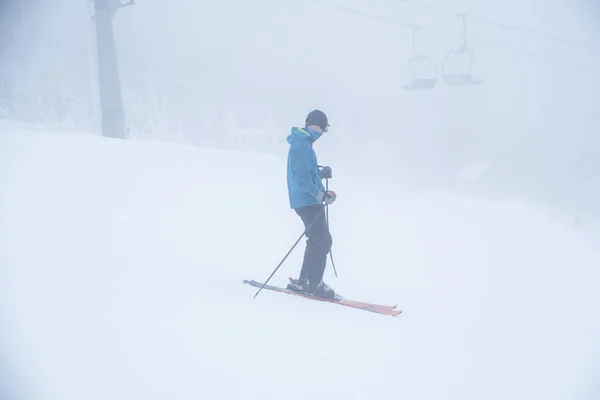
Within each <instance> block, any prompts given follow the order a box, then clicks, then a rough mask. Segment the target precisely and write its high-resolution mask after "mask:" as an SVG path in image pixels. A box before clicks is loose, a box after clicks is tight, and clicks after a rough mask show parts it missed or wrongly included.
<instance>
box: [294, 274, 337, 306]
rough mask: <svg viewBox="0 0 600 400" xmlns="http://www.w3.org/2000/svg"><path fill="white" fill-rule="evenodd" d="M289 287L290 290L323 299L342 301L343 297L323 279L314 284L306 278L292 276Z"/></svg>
mask: <svg viewBox="0 0 600 400" xmlns="http://www.w3.org/2000/svg"><path fill="white" fill-rule="evenodd" d="M287 287H288V289H289V290H292V291H294V292H298V293H302V294H307V295H310V296H315V297H320V298H322V299H327V300H334V301H340V300H342V299H343V298H342V296H340V295H338V294H337V293H335V291H334V290H333V289H332V288H331V287H330V286H329V285H327V284H326V283H325V282H323V281H321V282H319V283H317V284H316V285H314V284H311V283H310V282H309V281H308V280H306V279H304V280H300V279H294V278H290V283H289V284H288V286H287Z"/></svg>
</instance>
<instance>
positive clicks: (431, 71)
mask: <svg viewBox="0 0 600 400" xmlns="http://www.w3.org/2000/svg"><path fill="white" fill-rule="evenodd" d="M416 36H417V27H413V57H412V58H411V59H410V60H409V62H408V67H409V69H410V73H411V76H412V79H411V81H410V82H409V83H407V84H406V85H404V86H403V88H404V89H433V87H434V86H435V84H436V83H437V80H438V71H437V68H436V66H435V63H434V61H433V60H432V59H431V58H429V57H425V56H422V55H420V54H419V53H417V43H416Z"/></svg>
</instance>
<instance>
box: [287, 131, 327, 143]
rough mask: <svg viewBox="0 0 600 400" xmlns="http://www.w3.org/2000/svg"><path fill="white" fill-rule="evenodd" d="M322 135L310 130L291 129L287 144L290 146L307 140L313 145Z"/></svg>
mask: <svg viewBox="0 0 600 400" xmlns="http://www.w3.org/2000/svg"><path fill="white" fill-rule="evenodd" d="M322 135H323V134H322V133H319V132H316V131H313V130H312V129H308V128H297V127H293V128H292V129H291V132H290V135H289V136H288V137H287V142H288V143H289V144H292V143H295V142H298V141H300V140H308V141H310V142H311V143H314V142H315V141H316V140H317V139H319V138H320V137H321V136H322Z"/></svg>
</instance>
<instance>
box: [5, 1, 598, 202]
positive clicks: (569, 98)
mask: <svg viewBox="0 0 600 400" xmlns="http://www.w3.org/2000/svg"><path fill="white" fill-rule="evenodd" d="M5 3H6V2H5ZM91 9H92V7H91V5H90V3H89V2H84V1H83V0H81V1H77V0H60V1H52V2H49V1H37V2H35V1H30V2H28V3H26V4H25V3H23V4H16V3H14V2H13V4H12V5H11V2H8V3H7V5H5V6H4V9H3V16H2V18H3V20H4V22H5V25H3V30H4V31H5V32H9V33H10V34H7V35H5V36H4V37H3V39H2V64H1V71H2V76H3V93H4V94H3V96H1V97H2V103H0V116H2V117H3V118H9V119H10V118H18V119H23V120H26V121H29V122H32V123H36V124H37V125H38V126H44V127H49V126H56V127H60V128H69V129H75V130H84V131H90V130H95V131H97V132H98V131H99V127H98V118H97V115H98V105H97V101H96V98H97V88H96V75H95V70H96V69H95V65H96V59H95V46H94V43H95V42H94V40H95V38H94V31H93V26H92V25H91V20H90V16H91V14H92V12H91ZM593 11H594V7H593V5H592V3H589V4H587V3H586V2H584V1H581V2H579V3H568V2H564V1H563V2H559V1H551V2H547V1H546V2H535V1H528V2H524V1H517V0H514V1H506V2H502V3H493V2H478V1H467V0H464V1H451V2H437V3H433V2H431V3H419V2H411V1H399V0H378V1H371V2H367V1H363V0H353V1H349V0H338V1H335V2H333V1H332V2H328V1H324V2H321V1H314V0H293V1H286V2H281V1H275V0H260V1H257V2H243V1H219V2H198V1H189V0H176V1H170V2H168V3H165V2H164V1H158V0H143V1H138V2H137V4H136V5H135V6H134V7H127V8H124V9H121V10H119V11H118V13H117V15H116V16H115V18H114V27H115V34H116V41H117V47H118V61H119V66H120V74H121V80H122V93H123V98H124V104H125V108H126V110H125V112H126V123H127V126H128V131H129V135H130V137H132V138H160V139H163V140H169V141H179V142H186V143H193V144H197V145H203V146H210V147H227V148H232V147H233V148H243V149H249V150H256V151H262V152H268V153H271V154H275V155H279V156H284V155H285V149H286V147H285V146H286V143H285V136H286V134H287V132H288V131H289V127H290V126H293V125H301V124H303V118H304V116H305V115H306V113H307V112H308V111H309V110H311V109H314V108H320V109H323V110H324V111H325V112H326V113H327V114H328V116H329V118H330V121H331V126H332V129H331V131H330V133H329V134H328V136H327V139H326V140H323V141H322V142H321V143H319V146H320V151H321V154H322V157H325V158H329V159H332V160H333V161H332V163H334V162H337V165H338V169H339V168H340V167H341V166H344V168H345V170H346V171H347V174H348V175H353V174H356V175H358V174H360V173H366V172H367V171H368V169H369V168H372V167H373V166H374V165H378V167H377V168H378V170H379V171H378V174H379V176H381V177H385V178H387V179H386V180H385V181H384V182H385V184H387V185H390V184H391V185H393V184H399V183H401V182H407V181H409V180H410V181H413V182H420V183H422V182H427V183H434V184H441V185H445V186H449V187H452V188H460V189H465V188H466V189H468V190H472V191H476V192H478V193H483V194H487V195H490V194H493V195H495V196H498V195H503V196H511V197H512V196H516V197H528V198H530V199H533V200H535V201H538V202H541V203H544V204H552V205H556V204H560V205H567V206H569V207H572V206H578V207H586V208H590V207H595V203H596V201H597V200H598V197H597V196H598V195H597V190H598V178H597V174H596V171H597V168H598V161H597V157H596V154H597V148H598V144H599V143H598V139H597V138H596V137H595V136H597V135H594V133H595V132H597V127H598V124H597V119H596V117H595V113H594V111H595V110H596V108H597V106H596V104H598V100H599V97H600V95H599V94H598V93H599V91H598V88H599V87H600V86H599V85H600V78H599V75H598V71H599V69H600V55H599V51H598V48H599V46H600V45H599V43H600V41H599V40H598V33H597V32H595V31H594V30H593V28H592V27H593V19H591V18H590V14H592V12H593ZM463 13H464V14H465V15H466V16H467V18H466V28H467V36H468V39H467V47H468V48H470V49H471V50H472V52H473V53H472V56H473V58H472V73H473V75H474V76H475V77H477V78H480V79H482V81H483V83H482V84H481V85H473V86H459V85H446V84H445V83H444V82H443V80H442V79H441V78H440V79H438V82H437V84H436V86H435V87H434V89H433V90H405V89H403V85H406V84H407V83H408V82H409V81H410V79H411V74H410V70H409V60H410V58H411V57H412V56H413V27H416V28H417V29H416V36H415V38H416V50H417V52H418V53H419V54H421V55H424V56H427V57H430V58H431V59H432V61H433V62H435V66H436V68H437V69H438V71H441V67H442V63H443V61H444V58H445V57H446V55H447V53H448V52H449V51H451V50H453V49H456V48H458V47H460V46H461V45H462V43H463V37H462V36H463V29H462V28H463V25H462V19H461V17H460V16H459V15H457V14H463ZM7 22H8V23H7ZM449 67H451V66H449ZM382 183H383V182H382ZM593 196H596V197H595V198H594V199H593V200H592V197H593Z"/></svg>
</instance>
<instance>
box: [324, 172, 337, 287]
mask: <svg viewBox="0 0 600 400" xmlns="http://www.w3.org/2000/svg"><path fill="white" fill-rule="evenodd" d="M325 191H329V178H327V179H325ZM325 207H326V219H327V230H329V204H326V206H325ZM329 258H331V266H332V267H333V273H334V274H335V277H336V278H337V277H338V274H337V271H336V269H335V263H334V262H333V252H332V251H331V249H329Z"/></svg>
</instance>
